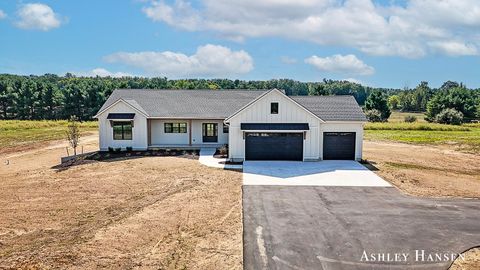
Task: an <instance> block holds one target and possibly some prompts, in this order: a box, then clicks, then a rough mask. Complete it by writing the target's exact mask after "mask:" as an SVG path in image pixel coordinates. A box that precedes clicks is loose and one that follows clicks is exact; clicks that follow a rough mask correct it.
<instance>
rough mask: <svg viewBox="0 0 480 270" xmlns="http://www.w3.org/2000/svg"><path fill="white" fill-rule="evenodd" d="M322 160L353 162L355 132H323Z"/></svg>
mask: <svg viewBox="0 0 480 270" xmlns="http://www.w3.org/2000/svg"><path fill="white" fill-rule="evenodd" d="M323 159H324V160H328V159H337V160H354V159H355V132H324V133H323Z"/></svg>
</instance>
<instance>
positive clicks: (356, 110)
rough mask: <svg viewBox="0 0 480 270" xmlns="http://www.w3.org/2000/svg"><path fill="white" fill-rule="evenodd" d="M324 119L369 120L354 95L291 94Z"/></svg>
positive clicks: (294, 98)
mask: <svg viewBox="0 0 480 270" xmlns="http://www.w3.org/2000/svg"><path fill="white" fill-rule="evenodd" d="M290 98H292V99H293V100H295V101H296V102H298V103H299V104H300V105H302V106H303V107H305V108H306V109H307V110H309V111H311V112H312V113H313V114H315V115H316V116H318V117H320V119H322V120H324V121H367V119H366V117H365V114H364V113H363V111H362V108H360V106H359V105H358V103H357V101H356V100H355V98H354V97H353V96H290Z"/></svg>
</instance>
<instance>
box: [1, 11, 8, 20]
mask: <svg viewBox="0 0 480 270" xmlns="http://www.w3.org/2000/svg"><path fill="white" fill-rule="evenodd" d="M6 17H7V14H6V13H5V12H3V10H1V9H0V20H1V19H5V18H6Z"/></svg>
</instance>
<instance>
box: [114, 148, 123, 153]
mask: <svg viewBox="0 0 480 270" xmlns="http://www.w3.org/2000/svg"><path fill="white" fill-rule="evenodd" d="M114 151H115V152H120V151H122V148H120V147H118V148H115V150H114Z"/></svg>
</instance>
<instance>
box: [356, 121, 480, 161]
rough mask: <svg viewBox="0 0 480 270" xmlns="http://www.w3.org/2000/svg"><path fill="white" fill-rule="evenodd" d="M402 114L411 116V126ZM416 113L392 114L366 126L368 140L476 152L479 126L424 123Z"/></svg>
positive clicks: (479, 142)
mask: <svg viewBox="0 0 480 270" xmlns="http://www.w3.org/2000/svg"><path fill="white" fill-rule="evenodd" d="M406 115H415V116H416V117H417V119H418V121H417V122H415V123H405V122H403V119H404V117H405V116H406ZM423 118H424V116H423V115H422V114H419V113H401V112H394V113H392V116H391V117H390V119H389V122H387V123H368V124H367V125H366V126H365V138H366V139H368V140H382V141H396V142H404V143H414V144H437V145H450V146H454V147H455V148H456V149H458V150H462V151H466V152H473V153H480V124H464V125H461V126H453V125H442V124H435V123H428V122H426V121H425V120H424V119H423Z"/></svg>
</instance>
